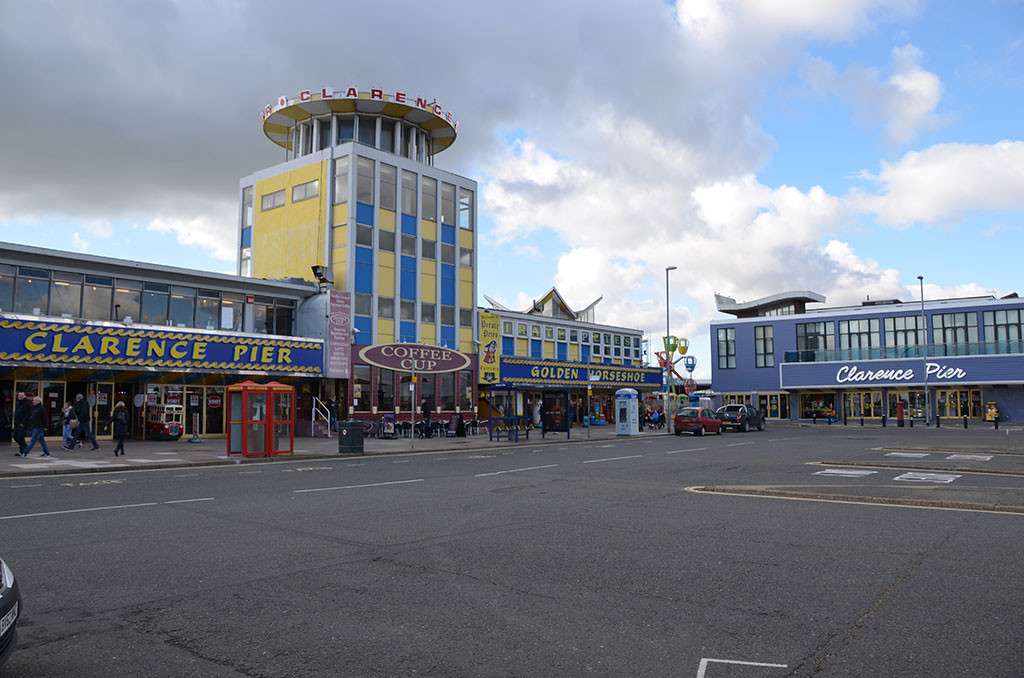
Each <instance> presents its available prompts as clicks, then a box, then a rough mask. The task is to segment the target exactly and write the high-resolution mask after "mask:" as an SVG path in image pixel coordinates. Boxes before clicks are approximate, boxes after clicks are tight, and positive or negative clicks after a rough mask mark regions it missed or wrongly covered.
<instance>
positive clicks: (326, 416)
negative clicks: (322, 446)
mask: <svg viewBox="0 0 1024 678" xmlns="http://www.w3.org/2000/svg"><path fill="white" fill-rule="evenodd" d="M318 419H319V420H322V421H323V422H324V423H325V424H326V426H325V427H324V428H326V430H327V437H328V438H330V437H331V434H332V431H331V408H330V407H328V406H327V403H325V402H324V401H323V400H320V399H319V398H317V397H316V396H313V415H312V417H311V421H310V429H311V430H310V434H311V435H316V422H317V420H318Z"/></svg>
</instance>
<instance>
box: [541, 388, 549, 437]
mask: <svg viewBox="0 0 1024 678" xmlns="http://www.w3.org/2000/svg"><path fill="white" fill-rule="evenodd" d="M547 434H548V404H547V403H546V402H545V401H544V398H543V397H541V400H540V437H541V438H543V437H544V436H546V435H547Z"/></svg>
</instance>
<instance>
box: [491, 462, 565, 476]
mask: <svg viewBox="0 0 1024 678" xmlns="http://www.w3.org/2000/svg"><path fill="white" fill-rule="evenodd" d="M556 466H558V464H544V465H543V466H525V467H523V468H510V469H506V470H504V471H492V472H490V473H477V474H476V476H475V477H476V478H489V477H491V476H500V475H504V474H506V473H521V472H522V471H537V470H540V469H542V468H554V467H556Z"/></svg>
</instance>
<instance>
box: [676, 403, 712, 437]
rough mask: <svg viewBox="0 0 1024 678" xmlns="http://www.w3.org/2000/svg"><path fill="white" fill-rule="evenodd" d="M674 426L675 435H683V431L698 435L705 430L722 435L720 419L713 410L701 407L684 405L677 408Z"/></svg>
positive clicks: (702, 433)
mask: <svg viewBox="0 0 1024 678" xmlns="http://www.w3.org/2000/svg"><path fill="white" fill-rule="evenodd" d="M675 428H676V435H677V436H681V435H683V431H689V432H690V433H693V434H694V435H698V436H702V435H704V433H705V432H707V433H714V434H715V435H722V421H721V420H720V419H719V418H718V417H716V416H715V413H714V412H712V411H711V410H709V409H707V408H701V407H684V408H683V409H681V410H679V412H677V413H676V416H675Z"/></svg>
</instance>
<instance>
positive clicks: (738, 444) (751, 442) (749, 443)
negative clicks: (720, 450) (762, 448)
mask: <svg viewBox="0 0 1024 678" xmlns="http://www.w3.org/2000/svg"><path fill="white" fill-rule="evenodd" d="M756 444H757V443H756V442H755V441H753V440H750V441H747V442H745V443H729V444H728V445H726V447H739V446H740V445H756Z"/></svg>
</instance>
